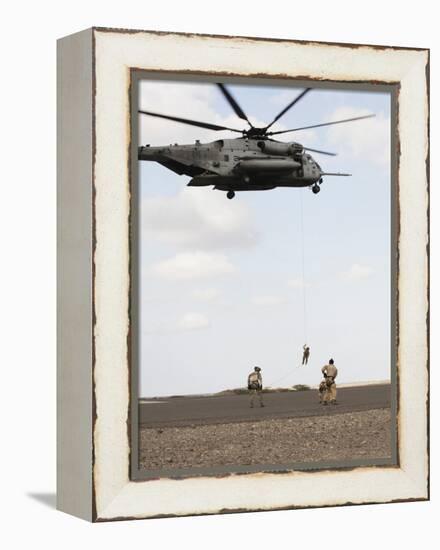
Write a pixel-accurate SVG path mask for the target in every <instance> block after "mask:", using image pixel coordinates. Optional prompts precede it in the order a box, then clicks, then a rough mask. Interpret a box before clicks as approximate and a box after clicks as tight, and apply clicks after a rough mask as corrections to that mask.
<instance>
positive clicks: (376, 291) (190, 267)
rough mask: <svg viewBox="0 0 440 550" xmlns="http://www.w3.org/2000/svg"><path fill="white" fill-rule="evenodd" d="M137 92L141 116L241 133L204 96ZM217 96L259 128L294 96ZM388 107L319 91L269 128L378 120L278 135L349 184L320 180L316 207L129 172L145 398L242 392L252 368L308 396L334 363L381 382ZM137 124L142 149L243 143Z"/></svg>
mask: <svg viewBox="0 0 440 550" xmlns="http://www.w3.org/2000/svg"><path fill="white" fill-rule="evenodd" d="M139 86H140V89H139V108H140V109H143V110H149V111H154V112H157V113H163V114H168V115H175V116H181V117H184V118H192V119H195V120H200V121H205V122H213V123H214V124H221V125H226V126H229V127H232V128H237V129H243V128H244V127H245V124H246V123H245V122H244V121H242V120H241V119H239V118H238V117H237V116H236V115H235V113H234V112H233V111H232V109H231V107H230V106H229V104H228V103H227V102H226V101H225V99H224V98H223V96H222V94H221V92H220V91H219V89H218V88H217V87H216V86H215V85H214V84H211V83H206V84H202V83H182V82H172V81H153V80H150V81H146V80H145V81H141V82H140V84H139ZM228 87H229V90H230V91H231V92H232V93H233V95H234V97H235V98H236V99H237V100H238V102H239V103H240V106H241V107H242V108H243V109H244V111H245V112H246V114H247V115H248V117H249V119H250V120H251V122H252V123H253V124H254V125H264V123H266V124H267V123H269V122H270V121H271V120H272V119H273V118H274V117H275V115H276V114H278V113H279V112H280V111H281V110H282V109H283V108H284V107H285V106H286V105H287V104H288V103H289V102H290V101H291V100H292V99H293V98H294V97H295V96H296V95H297V94H298V93H299V92H300V91H301V89H299V88H294V87H292V88H290V87H285V86H283V87H273V86H271V87H262V86H243V85H234V84H231V85H228ZM390 105H391V98H390V95H389V94H387V93H382V92H360V91H341V90H323V89H314V90H312V91H311V92H310V93H308V94H307V95H306V96H305V97H304V98H303V99H302V101H300V102H299V103H298V104H297V105H295V106H294V107H293V108H292V109H291V110H290V111H288V113H287V114H286V115H285V116H284V117H282V118H281V119H280V121H278V122H277V123H276V124H275V125H274V126H273V127H272V128H271V129H273V130H278V129H280V130H281V129H288V128H295V127H300V126H305V125H311V124H316V123H320V122H327V121H333V120H338V119H344V118H351V117H355V116H361V115H363V114H370V113H374V114H375V115H376V116H375V118H371V119H367V120H362V121H356V122H351V123H347V124H341V125H336V126H330V127H324V128H317V129H312V130H304V131H298V132H294V133H288V134H283V135H281V136H280V137H279V141H286V142H288V141H297V142H299V143H302V144H303V145H304V146H307V147H312V148H317V149H323V150H327V151H332V152H335V153H338V155H337V156H335V157H329V156H324V155H318V154H314V153H312V155H313V156H314V158H315V159H316V160H317V162H318V163H319V164H320V165H321V167H322V169H323V171H325V172H348V173H350V174H352V177H324V182H323V184H322V187H321V192H320V193H319V194H318V195H314V194H313V193H312V192H311V190H310V189H308V188H305V189H274V190H270V191H255V192H241V193H240V192H238V193H237V194H236V197H235V198H234V199H233V200H228V199H227V198H226V196H225V193H224V192H221V191H215V190H213V189H212V188H211V187H206V188H188V187H186V184H187V183H188V181H189V180H190V178H189V177H187V176H179V175H177V174H175V173H173V172H171V171H169V170H167V169H166V168H164V167H162V166H161V165H159V164H157V163H155V162H142V161H141V162H139V200H140V209H139V211H140V224H139V227H140V235H139V238H140V262H139V264H140V266H139V269H140V273H139V275H140V292H139V300H140V326H139V338H140V388H139V393H140V396H143V397H152V396H169V395H187V394H199V393H213V392H217V391H221V390H225V389H231V388H238V387H243V386H245V385H246V380H247V375H248V374H249V372H250V371H251V370H253V367H254V366H256V365H258V366H260V367H261V369H262V375H263V383H264V385H266V386H273V387H288V386H292V385H295V384H309V385H316V384H318V383H319V381H320V378H321V375H320V369H321V367H322V366H323V365H324V364H326V363H327V362H328V360H329V358H330V357H332V358H334V361H335V364H336V366H337V367H338V370H339V376H338V381H339V383H356V382H366V381H374V380H387V379H389V378H390V368H391V365H390V256H391V251H390V225H391V222H390ZM139 116H140V124H139V144H140V145H146V144H150V145H167V144H170V143H176V142H177V143H179V144H191V143H194V141H195V140H196V139H200V140H201V141H202V143H204V142H210V141H214V140H216V139H219V138H233V137H237V136H238V135H239V134H233V133H231V132H227V131H224V132H215V131H212V130H204V129H200V128H195V127H194V128H193V127H191V126H187V125H184V124H179V123H176V122H172V121H166V120H161V119H158V118H153V117H148V116H145V115H139ZM303 274H304V277H303ZM305 343H307V344H308V345H309V346H310V350H311V354H310V359H309V364H308V365H307V366H305V367H303V366H301V357H302V346H303V344H305Z"/></svg>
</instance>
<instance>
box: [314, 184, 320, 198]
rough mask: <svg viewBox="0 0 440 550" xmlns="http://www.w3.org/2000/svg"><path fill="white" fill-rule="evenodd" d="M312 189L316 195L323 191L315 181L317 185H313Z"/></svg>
mask: <svg viewBox="0 0 440 550" xmlns="http://www.w3.org/2000/svg"><path fill="white" fill-rule="evenodd" d="M312 191H313V193H314V194H315V195H317V194H318V193H319V192H320V191H321V188H320V187H319V185H317V184H316V183H315V185H314V186H313V187H312Z"/></svg>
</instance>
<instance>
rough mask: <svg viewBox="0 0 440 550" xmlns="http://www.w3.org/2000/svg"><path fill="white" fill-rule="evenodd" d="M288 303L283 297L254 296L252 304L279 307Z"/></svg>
mask: <svg viewBox="0 0 440 550" xmlns="http://www.w3.org/2000/svg"><path fill="white" fill-rule="evenodd" d="M285 301H286V299H285V298H284V297H282V296H271V295H266V296H254V297H253V298H251V302H252V303H253V304H254V305H255V306H278V305H280V304H283V303H284V302H285Z"/></svg>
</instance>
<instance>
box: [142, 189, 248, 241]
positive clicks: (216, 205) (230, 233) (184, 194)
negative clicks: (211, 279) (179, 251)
mask: <svg viewBox="0 0 440 550" xmlns="http://www.w3.org/2000/svg"><path fill="white" fill-rule="evenodd" d="M141 208H142V212H141V219H142V233H143V237H144V238H145V239H148V238H153V239H155V240H158V241H160V242H162V243H167V244H172V245H175V246H182V247H185V248H188V247H192V248H197V249H207V250H212V249H213V248H217V249H219V248H236V247H250V246H253V245H254V244H256V243H257V241H258V234H257V231H256V229H255V226H254V223H253V220H252V218H251V215H250V212H249V209H248V207H247V206H246V205H245V203H244V202H243V201H228V200H227V199H225V196H224V194H223V193H216V192H213V191H212V189H200V188H188V187H184V188H183V189H182V190H181V191H180V192H179V193H178V194H177V195H173V196H171V197H170V196H165V197H152V198H151V197H147V198H145V199H144V200H143V202H142V206H141Z"/></svg>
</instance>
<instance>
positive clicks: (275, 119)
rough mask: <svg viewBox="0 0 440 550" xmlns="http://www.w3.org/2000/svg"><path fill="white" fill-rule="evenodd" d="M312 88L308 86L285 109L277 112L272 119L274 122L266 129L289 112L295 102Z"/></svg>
mask: <svg viewBox="0 0 440 550" xmlns="http://www.w3.org/2000/svg"><path fill="white" fill-rule="evenodd" d="M311 89H312V88H306V89H305V90H303V91H302V92H301V93H300V94H299V95H298V96H296V97H295V99H294V100H293V101H291V102H290V103H289V104H288V105H287V106H286V107H284V109H283V110H282V111H281V112H279V113H278V114H277V116H276V117H275V118H274V119H273V120H272V122H271V123H270V124H269V125H268V126H267V127H266V130H267V129H268V128H270V127H271V126H272V124H275V122H276V121H277V120H279V119H280V118H281V117H282V116H283V115H284V114H286V113H287V111H288V110H289V109H290V108H292V107H293V106H294V105H295V103H298V101H299V100H300V99H302V98H303V97H304V96H305V95H306V94H307V93H308V92H310V90H311Z"/></svg>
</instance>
